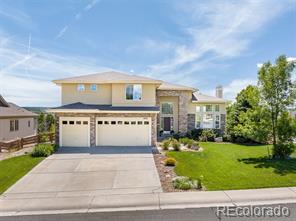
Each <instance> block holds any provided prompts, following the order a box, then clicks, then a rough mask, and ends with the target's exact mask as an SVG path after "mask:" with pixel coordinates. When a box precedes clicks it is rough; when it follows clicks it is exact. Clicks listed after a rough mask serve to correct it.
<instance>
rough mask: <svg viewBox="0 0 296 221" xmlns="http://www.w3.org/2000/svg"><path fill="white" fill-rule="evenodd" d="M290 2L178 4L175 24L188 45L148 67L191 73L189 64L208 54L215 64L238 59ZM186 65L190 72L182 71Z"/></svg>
mask: <svg viewBox="0 0 296 221" xmlns="http://www.w3.org/2000/svg"><path fill="white" fill-rule="evenodd" d="M290 2H291V1H290V0H287V1H277V0H260V1H259V0H256V1H255V0H243V1H219V0H214V1H204V2H201V1H191V2H188V1H186V2H185V3H184V2H181V3H180V2H179V3H178V5H177V10H178V11H177V13H178V14H179V15H181V16H182V15H183V19H180V16H176V17H177V18H178V21H177V22H178V24H179V25H180V26H181V27H182V28H183V30H184V33H185V34H186V35H187V38H188V39H190V40H191V42H190V44H188V45H186V44H178V45H175V47H174V56H172V57H171V58H169V59H166V60H164V61H163V62H160V63H157V64H153V65H151V66H150V68H151V71H152V72H156V73H160V74H163V73H172V72H174V73H177V74H178V73H179V77H180V78H183V76H184V73H186V72H188V73H190V72H191V73H192V72H194V69H193V67H192V66H191V64H192V63H195V64H196V63H199V62H201V61H202V60H203V59H204V57H205V56H206V55H208V54H211V56H214V57H216V60H219V59H225V58H231V57H236V56H240V55H241V54H242V53H243V52H245V51H246V50H247V49H248V46H249V44H250V43H251V41H252V40H253V39H254V38H255V37H257V36H258V33H260V29H261V28H262V27H263V26H264V25H265V24H267V23H268V22H269V21H271V20H272V19H273V18H275V17H276V16H278V15H280V14H282V13H283V12H284V11H286V10H288V9H289V7H287V4H289V3H290ZM185 65H188V66H189V70H186V69H185V70H182V71H178V70H180V69H182V68H184V66H185Z"/></svg>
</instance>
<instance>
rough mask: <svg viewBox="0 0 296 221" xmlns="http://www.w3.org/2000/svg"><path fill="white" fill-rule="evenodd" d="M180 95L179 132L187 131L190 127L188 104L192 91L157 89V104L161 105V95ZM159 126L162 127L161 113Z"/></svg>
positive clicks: (158, 119)
mask: <svg viewBox="0 0 296 221" xmlns="http://www.w3.org/2000/svg"><path fill="white" fill-rule="evenodd" d="M162 96H167V97H178V98H179V99H178V100H179V102H178V105H179V107H178V110H179V111H178V112H179V113H178V114H179V116H178V118H179V122H178V123H179V132H181V133H186V132H187V129H188V126H187V124H188V119H187V118H188V116H187V114H188V104H189V101H190V99H191V93H190V92H189V91H179V90H178V91H177V90H157V91H156V105H157V106H160V101H159V97H162ZM157 128H158V129H159V128H160V115H159V114H158V117H157Z"/></svg>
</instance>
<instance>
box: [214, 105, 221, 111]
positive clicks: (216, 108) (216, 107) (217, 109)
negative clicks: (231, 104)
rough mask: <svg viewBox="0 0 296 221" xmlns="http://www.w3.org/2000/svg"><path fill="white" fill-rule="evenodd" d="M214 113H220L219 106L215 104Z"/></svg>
mask: <svg viewBox="0 0 296 221" xmlns="http://www.w3.org/2000/svg"><path fill="white" fill-rule="evenodd" d="M215 111H216V112H219V111H220V106H219V104H216V105H215Z"/></svg>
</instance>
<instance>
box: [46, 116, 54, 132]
mask: <svg viewBox="0 0 296 221" xmlns="http://www.w3.org/2000/svg"><path fill="white" fill-rule="evenodd" d="M45 121H46V129H47V131H52V130H53V129H54V123H55V119H54V116H53V115H52V114H47V115H46V119H45Z"/></svg>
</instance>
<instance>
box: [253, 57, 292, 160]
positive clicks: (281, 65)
mask: <svg viewBox="0 0 296 221" xmlns="http://www.w3.org/2000/svg"><path fill="white" fill-rule="evenodd" d="M294 68H295V63H294V62H288V61H287V59H286V57H285V56H283V55H282V56H279V57H278V59H277V60H276V62H275V64H274V65H273V64H271V63H270V62H267V63H265V64H263V66H262V67H261V69H260V70H259V73H258V85H259V90H260V95H261V98H262V105H264V106H265V107H266V109H267V110H268V112H269V116H270V123H271V128H272V130H271V134H272V143H273V156H274V157H280V158H284V157H288V156H289V155H290V154H291V151H292V149H293V147H294V144H293V143H292V141H291V139H292V138H291V136H292V134H293V133H294V131H293V126H292V124H293V123H291V122H292V119H291V118H288V117H287V116H288V113H287V108H288V107H289V106H290V105H293V104H294V102H295V98H296V86H295V82H293V81H292V79H291V75H292V72H293V70H294ZM288 125H289V127H290V126H291V127H290V129H291V130H292V132H291V131H290V130H287V128H285V127H286V126H288ZM294 129H295V128H294ZM292 152H293V151H292Z"/></svg>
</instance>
